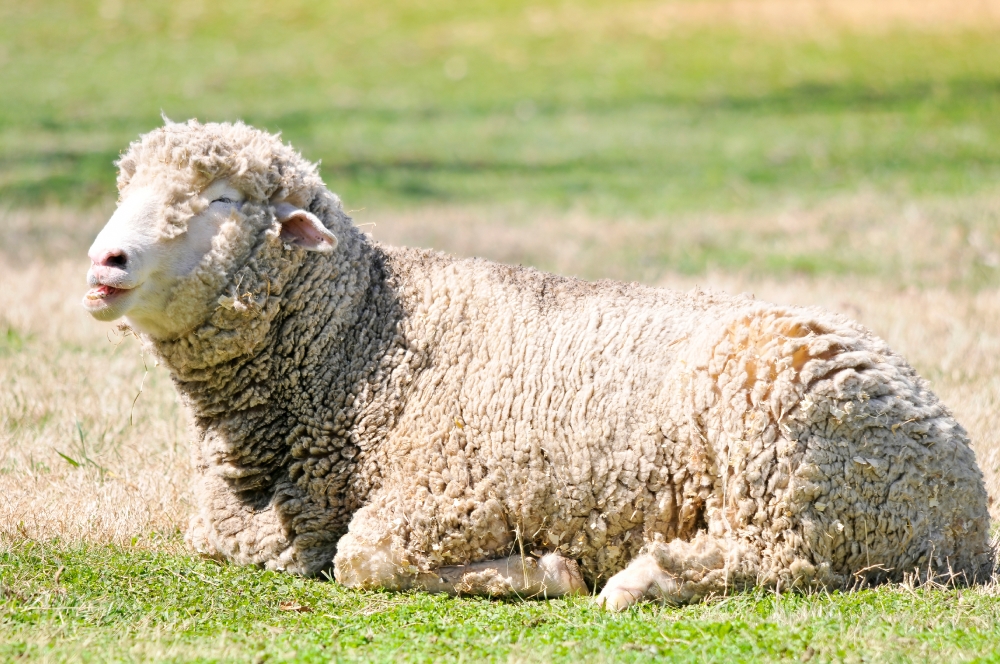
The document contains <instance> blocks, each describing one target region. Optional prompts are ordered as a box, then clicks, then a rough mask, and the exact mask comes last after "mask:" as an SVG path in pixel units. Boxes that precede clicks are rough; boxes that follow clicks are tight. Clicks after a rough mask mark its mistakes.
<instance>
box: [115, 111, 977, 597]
mask: <svg viewBox="0 0 1000 664" xmlns="http://www.w3.org/2000/svg"><path fill="white" fill-rule="evenodd" d="M151 155H155V157H153V156H151ZM234 155H242V156H240V157H239V159H237V160H236V161H237V162H238V163H239V166H238V167H236V166H232V165H231V161H232V160H234V159H235V157H234ZM216 157H217V158H216ZM150 160H155V161H150ZM144 168H148V169H149V170H150V171H156V173H157V175H156V178H159V180H157V181H162V182H174V183H175V185H173V186H175V187H176V188H177V189H178V190H181V189H183V188H185V187H188V188H190V187H192V186H199V183H200V186H204V185H205V184H207V183H208V182H209V181H211V179H214V178H216V177H222V176H225V175H232V174H233V173H234V172H236V173H242V175H240V177H242V178H245V181H247V182H252V183H262V184H259V186H257V185H253V186H251V185H246V186H247V187H248V188H247V189H245V191H246V192H247V193H248V194H249V195H250V196H251V200H250V202H249V203H248V204H246V205H244V207H243V210H242V211H241V212H240V213H234V216H233V218H232V219H231V223H230V224H229V225H228V226H227V227H226V229H225V232H224V233H223V234H222V235H221V236H220V237H219V238H218V239H217V242H216V244H215V247H214V248H213V251H212V252H211V253H210V254H209V255H208V256H206V259H205V261H204V262H203V263H202V266H200V267H199V269H198V270H197V271H196V272H195V273H194V275H192V276H191V277H190V278H189V279H188V280H186V281H185V282H183V283H182V284H181V286H180V287H179V288H178V292H177V293H176V295H175V297H174V302H175V303H177V304H176V306H177V307H178V309H183V306H184V305H185V304H186V306H187V307H188V310H187V313H185V315H186V316H189V317H190V318H191V319H192V320H194V319H197V320H198V322H197V323H196V324H194V325H193V326H192V329H191V331H190V332H187V333H185V334H183V335H181V336H179V337H178V338H175V339H149V343H150V344H151V346H152V347H153V348H154V350H155V352H156V353H157V354H158V355H159V357H160V358H162V360H163V361H164V362H165V363H166V364H167V366H168V367H169V368H170V370H171V371H172V373H173V376H174V379H175V383H176V385H177V388H178V390H179V391H180V393H181V394H182V395H183V397H184V401H185V403H186V404H187V407H188V409H189V411H190V413H191V416H192V423H193V431H194V452H193V455H194V460H195V468H196V472H197V480H196V482H197V484H196V499H197V504H198V506H199V509H198V513H197V515H196V516H195V517H194V519H193V521H192V526H191V529H190V531H189V533H188V541H189V542H190V543H191V544H192V545H193V546H194V547H195V548H196V549H197V550H199V551H201V552H203V553H205V554H207V555H214V556H219V557H223V558H227V559H230V560H233V561H236V562H240V563H250V564H261V565H265V566H267V567H269V568H276V569H286V570H289V571H293V572H297V573H301V574H315V573H317V572H318V571H320V570H322V569H324V568H326V567H329V566H330V565H331V564H332V563H333V561H334V560H336V571H337V575H338V578H340V579H341V580H345V582H349V583H350V584H351V585H358V586H388V587H400V588H402V587H407V586H408V585H409V580H412V579H414V578H416V577H417V576H418V575H419V573H420V572H424V571H429V570H433V569H436V568H438V567H440V566H443V565H453V564H464V563H469V562H472V561H482V560H489V559H493V558H501V557H504V556H508V555H510V554H511V553H516V552H517V551H519V550H524V551H527V552H536V555H537V554H538V553H540V552H545V551H559V552H561V553H562V554H563V555H565V556H566V557H568V558H571V559H575V560H577V561H578V562H579V564H580V568H581V571H582V572H583V574H584V577H585V578H586V579H587V580H588V582H589V583H591V584H593V585H599V584H600V583H601V582H602V581H603V580H606V579H607V578H608V577H610V576H611V575H612V574H614V573H615V572H617V571H619V570H621V569H622V568H623V567H624V566H625V565H626V564H627V563H628V562H629V560H630V559H632V558H633V557H635V556H636V555H637V554H639V553H640V551H644V552H648V553H651V554H652V555H653V556H654V557H655V559H656V561H657V563H658V564H659V565H660V567H661V568H662V569H664V570H666V571H668V572H669V573H671V574H672V575H673V576H674V577H676V578H677V579H678V584H679V588H678V592H677V598H678V599H680V600H682V601H683V600H692V599H697V598H698V597H701V596H704V595H705V594H706V593H708V592H717V591H721V590H723V589H724V588H727V587H742V586H746V585H753V584H766V585H771V586H774V585H779V584H780V585H781V586H782V587H789V586H799V587H817V586H825V587H845V586H849V585H851V584H853V583H856V582H857V581H858V580H859V579H861V580H868V581H879V580H885V579H898V578H900V577H901V576H902V575H903V574H905V573H913V572H916V573H917V575H918V576H920V577H926V576H927V575H929V574H937V573H957V574H962V575H964V578H965V579H967V580H973V579H975V578H980V577H982V576H983V575H984V574H985V573H986V572H987V570H989V569H991V565H992V552H991V549H990V546H989V541H988V533H987V529H988V525H989V519H988V515H987V510H986V493H985V490H984V487H983V481H982V477H981V474H980V472H979V470H978V468H977V466H976V462H975V458H974V455H973V452H972V450H971V448H970V446H969V441H968V438H967V436H966V434H965V432H964V430H963V429H962V428H961V427H960V426H959V425H958V424H957V423H956V422H955V421H954V419H953V418H952V417H951V416H950V414H949V413H948V411H947V409H946V408H945V407H944V406H943V405H942V404H941V403H940V402H939V401H938V400H937V398H936V397H935V396H934V395H933V394H932V393H931V392H930V391H929V389H928V388H927V385H926V383H925V382H924V381H923V380H921V379H920V378H919V377H918V376H917V375H916V374H915V372H914V371H913V369H911V368H910V367H909V366H908V365H907V364H906V362H905V361H904V360H903V359H902V358H900V357H899V356H898V355H896V354H894V353H893V352H892V351H891V350H890V349H889V348H888V347H887V346H886V345H885V343H884V342H882V341H881V340H880V339H878V338H877V337H875V336H874V335H872V334H871V333H870V332H868V331H867V330H866V329H864V328H863V327H861V326H860V325H858V324H856V323H852V322H850V321H848V320H847V319H845V318H843V317H840V316H836V315H833V314H830V313H826V312H823V311H821V310H818V309H801V308H793V307H780V306H774V305H769V304H764V303H760V302H756V301H754V300H752V299H749V298H746V297H730V296H725V295H721V294H714V293H704V292H693V293H688V294H679V293H674V292H671V291H667V290H660V289H653V288H647V287H642V286H638V285H626V284H620V283H614V282H597V283H585V282H581V281H577V280H573V279H566V278H561V277H556V276H552V275H548V274H544V273H541V272H538V271H535V270H531V269H525V268H516V267H508V266H504V265H498V264H495V263H491V262H488V261H484V260H457V259H453V258H450V257H447V256H444V255H441V254H437V253H432V252H427V251H419V250H412V249H397V248H390V247H384V246H380V245H377V244H375V243H373V242H371V241H370V240H369V239H368V238H367V237H366V236H364V235H363V234H362V233H360V232H358V231H357V230H356V229H355V228H354V227H353V226H352V225H351V223H350V220H349V219H348V218H347V217H346V215H344V213H343V212H342V211H341V209H340V204H339V201H338V200H337V199H336V197H335V196H333V195H332V194H330V193H329V192H327V191H326V190H325V188H323V186H322V183H321V182H319V181H318V177H317V176H316V175H315V168H314V167H313V166H312V165H311V164H309V163H308V162H305V161H304V160H303V159H302V158H301V157H300V156H298V155H297V154H295V153H294V152H292V151H291V150H290V149H289V148H285V147H284V146H281V145H280V143H279V142H277V139H274V138H273V137H270V136H267V135H266V134H263V133H261V132H256V131H255V130H252V129H250V128H248V127H244V126H242V125H237V126H228V125H204V126H202V125H198V124H196V123H189V124H186V125H169V126H168V127H166V128H164V129H161V130H158V131H156V132H152V133H151V134H150V135H147V136H146V137H144V138H143V139H142V141H141V142H140V143H138V144H136V145H134V146H133V148H132V151H131V152H130V153H129V154H128V155H126V156H125V157H124V158H123V160H122V171H123V175H122V178H121V181H123V182H124V183H125V186H128V182H129V177H128V174H129V173H139V172H141V171H142V170H143V169H144ZM276 174H277V175H276ZM177 183H180V184H177ZM289 183H290V184H289ZM296 183H298V184H296ZM295 186H298V187H299V189H294V187H295ZM254 187H257V188H254ZM290 196H294V197H296V199H297V200H298V201H301V202H302V204H303V205H307V206H308V207H309V209H310V211H311V212H313V213H314V214H316V215H317V216H318V217H319V218H320V219H322V220H323V222H324V223H325V224H326V225H327V226H328V227H329V228H330V229H331V230H332V231H333V232H334V233H335V234H336V235H337V237H338V238H339V240H340V243H339V246H338V247H337V249H336V251H335V252H333V253H332V254H331V255H319V254H315V253H307V252H305V251H303V250H301V249H297V248H291V249H289V248H286V247H284V246H282V244H281V241H280V239H279V237H278V227H277V222H275V221H274V216H273V208H271V207H269V200H270V201H273V200H275V199H276V198H286V197H290ZM182 207H183V206H181V208H176V209H182ZM176 209H175V211H172V212H168V213H165V215H164V218H165V219H172V220H173V221H170V222H169V223H165V226H164V227H165V228H166V229H176V228H181V227H183V224H184V215H183V214H181V213H180V212H176ZM185 214H188V215H190V212H186V213H185ZM165 232H168V233H169V232H173V231H171V230H167V231H165ZM180 232H182V231H180ZM375 553H378V555H374V554H375ZM387 566H388V570H389V573H388V574H387V571H386V570H387Z"/></svg>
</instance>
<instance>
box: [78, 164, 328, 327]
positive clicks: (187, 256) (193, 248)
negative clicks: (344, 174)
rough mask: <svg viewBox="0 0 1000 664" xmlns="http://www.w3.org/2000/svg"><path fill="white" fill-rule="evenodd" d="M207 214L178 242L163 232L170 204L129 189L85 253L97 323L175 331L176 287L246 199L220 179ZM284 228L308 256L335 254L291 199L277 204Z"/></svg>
mask: <svg viewBox="0 0 1000 664" xmlns="http://www.w3.org/2000/svg"><path fill="white" fill-rule="evenodd" d="M199 196H200V197H201V198H202V199H203V202H204V203H206V206H205V208H204V210H203V211H202V212H201V213H200V214H198V215H195V216H194V217H192V218H191V219H190V220H189V221H188V225H187V230H186V231H185V232H183V233H181V234H180V235H178V236H176V237H173V238H165V237H163V236H162V235H161V234H160V233H159V232H158V227H159V217H160V213H161V211H162V209H163V206H164V205H165V202H164V199H163V195H162V194H161V193H160V191H159V189H158V188H157V187H156V186H155V185H150V186H147V187H140V188H138V189H135V190H131V191H129V193H128V196H127V197H126V198H125V199H124V200H123V201H122V202H121V205H119V206H118V209H117V210H116V211H115V213H114V214H113V215H112V216H111V219H109V220H108V223H107V225H106V226H105V227H104V229H103V230H102V231H101V232H100V233H99V234H98V236H97V238H96V239H95V240H94V244H93V245H91V247H90V251H88V252H87V254H88V255H89V256H90V262H91V265H90V270H89V271H88V272H87V283H88V285H89V286H90V287H91V288H90V290H89V291H87V294H86V295H85V296H84V298H83V306H84V308H86V309H87V311H89V312H90V314H91V315H92V316H93V317H94V318H97V319H98V320H103V321H110V320H115V319H117V318H121V317H122V316H126V317H127V319H128V322H129V325H131V326H132V327H133V328H134V329H136V330H137V331H139V332H145V333H147V334H151V335H153V336H156V337H165V336H169V335H170V334H172V333H176V332H180V330H174V329H172V325H171V321H170V320H168V319H167V317H166V316H165V314H164V312H165V309H166V306H167V303H168V301H169V299H170V295H171V293H172V292H173V290H174V288H175V286H176V285H177V284H178V282H179V281H180V280H181V279H183V278H184V277H185V276H187V275H188V274H190V273H191V272H192V271H193V270H194V269H195V268H196V267H197V266H198V264H199V263H201V261H202V259H203V258H204V257H205V255H206V254H207V253H208V252H209V251H210V250H211V248H212V239H213V238H214V237H215V235H216V234H217V233H218V232H219V229H220V228H221V227H222V224H223V223H224V222H225V221H226V220H227V219H229V218H230V217H231V215H232V214H233V212H234V211H238V210H239V209H240V207H241V206H242V204H243V202H244V201H245V200H246V196H245V195H244V194H243V193H242V192H241V191H240V190H238V189H236V188H235V187H233V186H232V185H230V183H229V181H228V180H225V179H223V180H217V181H215V182H213V183H212V184H211V185H209V186H208V187H206V188H205V190H204V191H202V192H201V194H199ZM272 205H273V209H274V211H275V217H276V219H277V221H278V222H279V223H281V239H282V240H283V241H284V242H285V244H286V246H288V247H289V249H291V245H295V246H297V247H301V248H302V249H306V250H309V251H318V252H322V253H329V252H331V251H333V249H334V248H336V246H337V238H336V237H335V236H334V235H333V234H332V233H331V232H330V231H329V230H328V229H326V228H325V227H324V226H323V224H322V223H321V222H320V220H319V219H317V218H316V217H315V216H314V215H313V214H312V213H310V212H307V211H305V210H302V209H299V208H297V207H295V206H293V205H290V204H288V203H286V202H280V201H279V202H274V203H272Z"/></svg>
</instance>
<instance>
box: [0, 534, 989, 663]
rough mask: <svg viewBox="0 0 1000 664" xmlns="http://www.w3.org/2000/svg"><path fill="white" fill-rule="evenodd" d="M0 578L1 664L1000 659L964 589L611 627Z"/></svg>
mask: <svg viewBox="0 0 1000 664" xmlns="http://www.w3.org/2000/svg"><path fill="white" fill-rule="evenodd" d="M168 545H170V546H169V548H176V542H168ZM0 578H2V584H3V586H2V587H3V596H2V599H0V659H5V660H14V659H17V658H21V659H20V660H19V661H24V660H28V661H41V660H47V661H93V662H109V661H146V660H156V661H233V662H246V661H258V662H261V661H284V660H295V661H305V662H326V661H330V660H331V659H332V660H336V661H399V660H405V661H511V660H513V661H545V662H575V661H623V662H639V661H654V660H660V659H662V658H664V657H668V658H669V659H670V660H671V661H692V662H701V661H720V662H731V661H762V660H800V659H804V658H814V661H843V660H847V661H861V659H862V658H864V661H913V660H934V661H959V660H963V661H965V660H972V659H974V658H979V659H978V661H1000V647H998V645H997V644H998V643H1000V621H998V617H1000V615H998V614H1000V603H998V602H997V601H996V599H995V598H993V597H990V596H989V593H987V592H984V591H982V590H970V589H965V590H961V591H960V590H919V589H918V590H907V589H905V588H899V587H895V588H882V589H878V590H864V591H861V592H857V593H852V594H841V593H834V594H831V595H822V594H821V595H811V596H801V595H796V594H783V595H781V596H775V595H773V594H768V593H764V592H756V593H748V594H743V595H738V596H735V597H730V598H726V599H721V600H718V601H715V602H710V603H708V604H705V605H700V606H694V607H683V608H671V607H666V606H660V605H657V604H647V605H644V606H641V607H639V608H637V609H633V610H630V611H628V612H626V613H624V614H621V615H613V614H608V613H605V612H603V611H600V610H598V609H596V608H595V607H594V605H593V604H592V603H591V602H590V600H589V598H580V599H570V600H550V601H524V602H497V601H494V602H491V601H488V600H483V599H452V598H448V597H444V596H434V595H425V594H386V593H363V592H353V591H348V590H344V589H343V588H340V587H339V586H337V585H336V584H334V583H330V582H324V581H319V580H310V579H302V578H299V577H294V576H290V575H285V574H278V573H273V572H265V571H261V570H258V569H255V568H247V567H235V566H230V565H219V564H215V563H211V562H205V561H200V560H197V559H194V558H191V557H188V556H184V555H177V554H168V553H153V552H148V551H143V550H127V549H126V550H123V549H117V548H112V547H90V548H80V547H65V546H59V545H58V544H39V543H22V544H19V545H17V546H13V547H10V548H8V549H7V550H6V551H5V552H4V553H2V554H0ZM994 591H995V589H994Z"/></svg>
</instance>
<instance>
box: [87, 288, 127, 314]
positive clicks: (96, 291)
mask: <svg viewBox="0 0 1000 664" xmlns="http://www.w3.org/2000/svg"><path fill="white" fill-rule="evenodd" d="M133 290H134V289H132V288H117V287H115V286H109V285H107V284H98V285H96V286H94V287H93V288H91V289H90V290H89V291H87V294H86V295H84V296H83V306H84V307H85V308H86V309H87V311H89V312H90V313H91V314H93V315H95V316H97V315H100V314H105V315H107V314H113V313H114V311H115V310H116V309H119V308H120V307H119V305H120V304H121V303H122V300H124V299H125V298H126V297H127V296H128V295H129V294H130V293H131V292H132V291H133ZM113 317H117V316H113ZM101 318H104V316H101Z"/></svg>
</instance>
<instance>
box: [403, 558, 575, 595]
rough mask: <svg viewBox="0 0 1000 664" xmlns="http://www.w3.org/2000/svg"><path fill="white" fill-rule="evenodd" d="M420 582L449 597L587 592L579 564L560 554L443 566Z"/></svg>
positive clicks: (421, 584) (420, 585)
mask: <svg viewBox="0 0 1000 664" xmlns="http://www.w3.org/2000/svg"><path fill="white" fill-rule="evenodd" d="M417 582H418V584H419V587H422V588H423V589H425V590H427V591H430V592H442V593H448V594H449V595H485V596H487V597H509V596H517V597H561V596H563V595H581V594H584V593H586V592H587V586H586V584H585V583H584V582H583V575H582V574H580V567H579V566H578V565H577V564H576V561H575V560H571V559H569V558H566V557H564V556H562V555H560V554H559V553H547V554H545V555H544V556H542V557H541V558H537V559H536V558H530V557H524V558H522V557H521V556H510V557H508V558H499V559H497V560H486V561H483V562H479V563H471V564H469V565H454V566H449V567H441V568H439V569H436V570H433V571H432V572H429V573H424V574H421V575H420V576H419V577H418V579H417Z"/></svg>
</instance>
